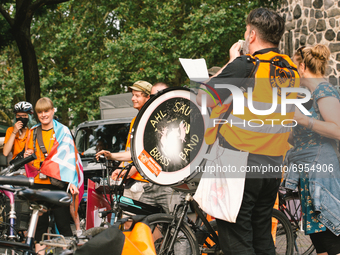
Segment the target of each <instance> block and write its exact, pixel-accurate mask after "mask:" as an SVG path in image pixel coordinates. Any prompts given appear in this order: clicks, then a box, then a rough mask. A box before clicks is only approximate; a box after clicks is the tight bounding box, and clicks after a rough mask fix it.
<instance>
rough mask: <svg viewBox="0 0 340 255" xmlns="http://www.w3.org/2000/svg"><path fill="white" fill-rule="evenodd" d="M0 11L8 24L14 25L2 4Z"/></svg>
mask: <svg viewBox="0 0 340 255" xmlns="http://www.w3.org/2000/svg"><path fill="white" fill-rule="evenodd" d="M0 13H1V14H2V16H4V18H5V19H6V20H7V22H8V24H9V25H10V26H11V27H12V26H13V25H14V20H13V19H12V18H11V16H9V14H8V12H7V11H6V10H5V9H4V7H3V6H2V4H1V5H0Z"/></svg>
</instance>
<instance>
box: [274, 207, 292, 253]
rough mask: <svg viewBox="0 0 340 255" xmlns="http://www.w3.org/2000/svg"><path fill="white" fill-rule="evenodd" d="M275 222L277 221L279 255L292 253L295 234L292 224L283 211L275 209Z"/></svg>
mask: <svg viewBox="0 0 340 255" xmlns="http://www.w3.org/2000/svg"><path fill="white" fill-rule="evenodd" d="M272 217H273V224H274V223H277V227H276V236H275V238H274V243H275V252H276V254H277V255H284V254H285V255H292V254H293V253H294V234H293V229H292V227H291V224H290V222H289V220H288V218H287V217H286V215H284V214H283V213H282V212H280V211H278V210H276V209H274V210H273V216H272Z"/></svg>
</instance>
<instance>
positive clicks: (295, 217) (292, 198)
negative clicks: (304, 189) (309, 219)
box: [281, 192, 316, 255]
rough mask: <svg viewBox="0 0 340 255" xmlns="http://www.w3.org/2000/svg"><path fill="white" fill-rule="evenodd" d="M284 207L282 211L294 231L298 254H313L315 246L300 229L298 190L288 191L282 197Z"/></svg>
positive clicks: (300, 217)
mask: <svg viewBox="0 0 340 255" xmlns="http://www.w3.org/2000/svg"><path fill="white" fill-rule="evenodd" d="M281 203H284V205H285V206H284V207H283V210H284V211H282V212H285V214H286V216H288V218H290V222H291V226H292V228H293V232H294V247H295V252H296V254H298V255H311V254H315V255H316V252H315V248H314V245H313V243H312V240H311V239H310V237H309V235H305V233H304V230H301V229H300V224H301V223H302V212H301V202H300V196H299V194H298V192H290V193H288V194H285V196H284V197H283V201H281ZM313 251H314V252H313Z"/></svg>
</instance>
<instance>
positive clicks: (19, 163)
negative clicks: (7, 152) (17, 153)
mask: <svg viewBox="0 0 340 255" xmlns="http://www.w3.org/2000/svg"><path fill="white" fill-rule="evenodd" d="M36 158H37V156H36V155H35V154H34V153H33V154H32V155H30V156H28V157H26V158H22V159H18V160H16V161H14V162H13V163H12V164H11V165H10V166H9V167H8V168H6V169H5V170H8V171H9V172H13V171H15V170H18V169H19V168H20V167H22V166H24V165H25V164H27V163H28V162H31V161H32V160H34V159H36Z"/></svg>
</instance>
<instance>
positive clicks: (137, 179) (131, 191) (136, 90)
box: [96, 81, 152, 200]
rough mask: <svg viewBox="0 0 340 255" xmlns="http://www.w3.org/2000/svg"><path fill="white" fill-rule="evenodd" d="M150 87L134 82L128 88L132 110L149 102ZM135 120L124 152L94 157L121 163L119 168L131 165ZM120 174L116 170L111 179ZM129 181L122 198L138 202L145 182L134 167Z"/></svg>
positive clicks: (102, 153)
mask: <svg viewBox="0 0 340 255" xmlns="http://www.w3.org/2000/svg"><path fill="white" fill-rule="evenodd" d="M151 88H152V85H151V84H150V83H149V82H147V81H136V82H135V83H134V84H133V85H132V86H130V87H129V90H130V91H131V93H132V98H131V101H132V103H133V108H135V109H137V110H138V111H139V110H140V109H141V108H142V107H143V106H144V104H145V103H146V102H147V101H148V100H149V98H150V93H151ZM135 120H136V117H134V118H133V119H132V121H131V124H130V130H129V134H128V137H127V141H126V145H125V151H124V152H117V153H110V152H109V151H107V150H101V151H99V152H98V153H97V154H96V157H97V159H98V157H99V155H104V156H105V157H106V158H107V159H110V160H118V161H122V163H121V164H120V165H119V166H120V167H124V166H126V165H128V164H129V163H131V162H132V161H131V153H130V148H131V139H130V136H131V129H132V127H133V124H134V122H135ZM119 173H120V170H119V169H117V170H116V171H114V172H113V173H112V179H114V180H115V179H116V178H117V176H118V174H119ZM125 174H126V171H123V172H122V173H121V174H120V177H123V176H124V175H125ZM128 178H129V180H128V182H127V183H126V185H125V189H124V196H126V197H128V198H132V199H134V200H139V198H140V196H141V195H142V193H143V184H145V183H146V182H147V181H146V180H145V179H144V178H143V177H142V176H141V175H140V174H139V173H138V171H137V169H136V167H135V166H133V167H132V168H131V170H130V172H129V176H128Z"/></svg>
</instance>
